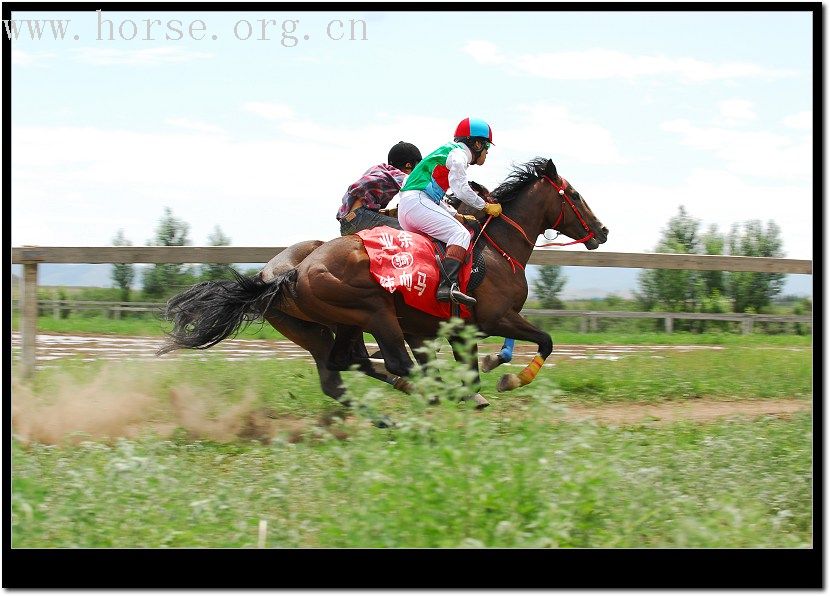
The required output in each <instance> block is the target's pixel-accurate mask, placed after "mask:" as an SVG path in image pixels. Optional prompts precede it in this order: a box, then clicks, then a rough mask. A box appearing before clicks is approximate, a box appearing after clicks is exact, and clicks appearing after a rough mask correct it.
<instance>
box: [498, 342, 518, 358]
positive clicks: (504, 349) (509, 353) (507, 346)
mask: <svg viewBox="0 0 830 596" xmlns="http://www.w3.org/2000/svg"><path fill="white" fill-rule="evenodd" d="M515 343H516V340H515V339H512V338H509V337H505V338H504V344H503V345H502V346H501V352H499V358H500V359H501V361H502V362H510V361H511V360H513V344H515Z"/></svg>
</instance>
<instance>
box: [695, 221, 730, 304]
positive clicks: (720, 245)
mask: <svg viewBox="0 0 830 596" xmlns="http://www.w3.org/2000/svg"><path fill="white" fill-rule="evenodd" d="M701 243H702V245H703V254H706V255H722V254H723V249H724V246H725V244H726V240H725V239H724V237H723V234H721V233H720V232H718V227H717V226H716V225H714V224H712V225H711V226H709V229H708V230H707V231H706V233H705V234H704V235H703V238H702V242H701ZM723 273H724V272H723V271H701V272H700V274H701V277H703V281H704V283H705V284H706V295H707V296H710V297H711V296H712V295H713V294H714V293H717V294H718V295H721V294H723V293H724V289H725V287H726V278H725V277H724V275H723Z"/></svg>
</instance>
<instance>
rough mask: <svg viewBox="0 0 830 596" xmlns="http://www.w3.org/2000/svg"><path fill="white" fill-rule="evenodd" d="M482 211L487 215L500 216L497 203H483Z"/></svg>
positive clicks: (499, 207)
mask: <svg viewBox="0 0 830 596" xmlns="http://www.w3.org/2000/svg"><path fill="white" fill-rule="evenodd" d="M484 211H486V212H487V215H491V216H493V217H498V216H499V215H501V205H500V204H499V203H485V204H484Z"/></svg>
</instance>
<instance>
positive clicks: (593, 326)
mask: <svg viewBox="0 0 830 596" xmlns="http://www.w3.org/2000/svg"><path fill="white" fill-rule="evenodd" d="M589 320H590V322H591V331H592V332H596V330H597V317H595V316H592V317H590V319H589Z"/></svg>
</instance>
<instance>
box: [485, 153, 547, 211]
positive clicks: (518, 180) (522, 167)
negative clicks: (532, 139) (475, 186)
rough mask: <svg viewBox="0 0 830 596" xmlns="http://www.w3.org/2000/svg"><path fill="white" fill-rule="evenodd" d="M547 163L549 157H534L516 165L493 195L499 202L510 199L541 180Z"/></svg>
mask: <svg viewBox="0 0 830 596" xmlns="http://www.w3.org/2000/svg"><path fill="white" fill-rule="evenodd" d="M547 163H548V158H547V157H534V158H533V159H531V160H530V161H529V162H527V163H523V164H519V165H514V166H513V171H512V172H511V173H510V175H509V176H508V177H507V179H506V180H505V181H504V182H502V183H501V184H499V185H498V187H496V189H495V190H494V191H493V192H492V193H491V196H492V197H493V198H494V199H496V200H497V201H498V202H499V203H504V202H505V201H509V200H510V198H509V197H513V196H515V195H516V194H517V193H518V192H519V191H520V190H522V189H523V188H524V187H525V186H527V185H528V184H530V183H532V182H536V181H537V180H539V179H540V178H541V177H542V174H543V173H544V171H545V166H546V165H547Z"/></svg>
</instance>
